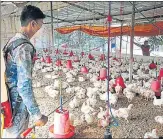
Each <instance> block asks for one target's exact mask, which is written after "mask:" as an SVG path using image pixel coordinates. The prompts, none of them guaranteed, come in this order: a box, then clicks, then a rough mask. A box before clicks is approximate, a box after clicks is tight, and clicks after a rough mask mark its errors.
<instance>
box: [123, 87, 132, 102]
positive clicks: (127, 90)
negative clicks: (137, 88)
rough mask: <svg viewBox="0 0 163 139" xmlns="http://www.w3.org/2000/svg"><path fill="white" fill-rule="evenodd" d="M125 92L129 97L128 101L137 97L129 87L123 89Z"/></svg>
mask: <svg viewBox="0 0 163 139" xmlns="http://www.w3.org/2000/svg"><path fill="white" fill-rule="evenodd" d="M123 94H124V95H125V96H126V97H127V99H128V102H131V101H132V100H133V98H134V97H135V94H134V93H133V92H131V91H130V90H129V89H128V88H125V89H124V90H123Z"/></svg>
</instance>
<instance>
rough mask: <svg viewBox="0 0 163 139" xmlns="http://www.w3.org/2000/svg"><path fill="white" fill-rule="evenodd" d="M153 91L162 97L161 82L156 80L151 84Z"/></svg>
mask: <svg viewBox="0 0 163 139" xmlns="http://www.w3.org/2000/svg"><path fill="white" fill-rule="evenodd" d="M151 89H152V90H153V91H154V92H155V95H156V96H161V82H160V81H159V80H154V81H153V82H152V83H151Z"/></svg>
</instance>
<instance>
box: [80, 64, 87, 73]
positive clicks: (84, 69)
mask: <svg viewBox="0 0 163 139" xmlns="http://www.w3.org/2000/svg"><path fill="white" fill-rule="evenodd" d="M81 73H84V74H87V73H88V69H87V67H86V66H84V67H82V68H81Z"/></svg>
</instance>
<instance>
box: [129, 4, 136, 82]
mask: <svg viewBox="0 0 163 139" xmlns="http://www.w3.org/2000/svg"><path fill="white" fill-rule="evenodd" d="M131 20H132V21H131V36H130V69H129V75H130V76H129V82H130V83H131V82H132V72H133V40H134V25H135V2H133V5H132V19H131Z"/></svg>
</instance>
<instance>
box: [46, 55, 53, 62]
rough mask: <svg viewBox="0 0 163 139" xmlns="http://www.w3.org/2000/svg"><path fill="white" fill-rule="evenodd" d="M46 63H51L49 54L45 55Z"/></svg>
mask: <svg viewBox="0 0 163 139" xmlns="http://www.w3.org/2000/svg"><path fill="white" fill-rule="evenodd" d="M46 63H49V64H50V63H52V59H51V57H50V56H46Z"/></svg>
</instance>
